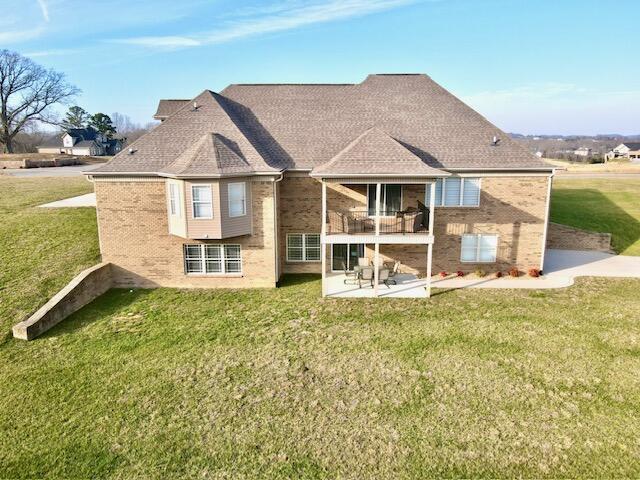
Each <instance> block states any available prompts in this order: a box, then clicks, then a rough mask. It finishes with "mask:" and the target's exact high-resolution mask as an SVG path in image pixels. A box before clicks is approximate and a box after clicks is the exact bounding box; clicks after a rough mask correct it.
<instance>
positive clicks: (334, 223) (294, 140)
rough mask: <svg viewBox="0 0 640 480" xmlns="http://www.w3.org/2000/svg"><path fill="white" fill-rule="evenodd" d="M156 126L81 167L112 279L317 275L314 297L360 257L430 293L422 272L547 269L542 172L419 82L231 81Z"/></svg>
mask: <svg viewBox="0 0 640 480" xmlns="http://www.w3.org/2000/svg"><path fill="white" fill-rule="evenodd" d="M159 117H162V118H161V120H162V123H161V124H160V125H159V126H158V127H157V128H155V129H154V130H152V131H151V132H149V133H147V134H146V135H145V136H143V137H141V138H140V139H138V140H137V141H136V142H134V143H133V144H132V145H131V146H130V148H129V149H128V150H127V151H123V152H121V153H119V154H118V155H116V156H115V157H114V158H113V159H112V160H111V161H110V162H108V163H106V164H105V165H104V166H102V167H100V168H98V169H97V170H93V171H92V172H90V173H87V175H89V176H90V179H91V180H92V181H93V182H94V186H95V192H96V196H97V214H98V225H99V235H100V248H101V252H102V257H103V261H105V262H111V263H112V264H113V266H114V272H115V282H116V285H119V286H141V287H153V286H169V287H205V288H216V287H238V288H243V287H274V286H276V284H277V282H278V280H279V279H280V277H281V276H282V275H283V274H287V273H322V276H323V294H324V293H325V291H326V288H325V285H326V281H327V280H326V279H327V278H328V277H330V276H331V275H334V274H335V272H342V273H344V270H347V271H349V270H352V269H353V268H354V265H355V264H356V263H357V261H358V258H361V257H369V258H370V259H371V260H372V261H374V262H375V263H374V264H375V265H380V264H381V261H383V260H387V261H399V262H401V265H402V269H403V272H406V273H408V274H413V275H416V276H419V277H421V278H424V279H425V281H426V287H427V288H426V290H427V292H429V291H430V279H431V273H432V272H439V271H442V270H446V271H449V272H452V271H458V270H462V271H464V272H471V271H473V270H475V269H476V268H483V269H485V270H486V271H488V272H491V271H497V270H502V271H506V270H508V269H510V268H512V267H517V268H518V269H520V270H524V271H526V270H528V269H529V268H532V267H535V268H541V269H542V268H543V267H544V265H543V260H544V248H545V237H546V229H547V223H548V210H549V194H550V190H551V182H552V176H553V170H552V167H550V166H548V165H547V164H545V163H544V162H542V161H541V160H540V159H538V158H536V157H535V156H534V155H531V154H530V153H528V152H527V151H525V150H524V149H523V148H521V147H520V146H519V145H517V144H516V143H515V142H514V141H512V140H511V139H510V138H509V136H508V135H507V134H505V133H504V132H502V131H500V130H499V129H498V128H497V127H495V126H493V125H492V124H490V123H489V122H488V121H487V120H486V119H485V118H483V117H482V116H481V115H480V114H478V113H477V112H475V111H474V110H472V109H471V108H470V107H468V106H467V105H465V104H464V103H462V102H461V101H460V100H459V99H457V98H456V97H454V96H453V95H451V94H450V93H449V92H447V91H446V90H445V89H443V88H442V87H440V86H439V85H438V84H436V83H435V82H434V81H433V80H431V79H430V78H429V77H428V76H426V75H406V74H404V75H403V74H398V75H370V76H368V77H367V78H366V79H365V80H364V81H363V82H362V83H359V84H332V85H288V84H275V85H230V86H228V87H227V88H225V89H224V90H223V91H221V92H220V93H214V92H211V91H208V90H207V91H204V92H203V93H201V94H200V95H198V96H197V97H196V98H194V99H193V100H188V101H187V100H172V101H163V102H161V105H160V107H159V113H157V114H156V118H159ZM323 219H324V221H323ZM375 270H376V272H375V276H376V279H377V276H378V275H379V272H378V269H375ZM377 285H378V283H377V282H376V283H375V287H374V290H375V293H376V294H377V292H378V286H377Z"/></svg>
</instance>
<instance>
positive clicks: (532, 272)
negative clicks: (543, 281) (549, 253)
mask: <svg viewBox="0 0 640 480" xmlns="http://www.w3.org/2000/svg"><path fill="white" fill-rule="evenodd" d="M529 276H530V277H534V278H538V277H539V276H540V269H538V268H530V269H529Z"/></svg>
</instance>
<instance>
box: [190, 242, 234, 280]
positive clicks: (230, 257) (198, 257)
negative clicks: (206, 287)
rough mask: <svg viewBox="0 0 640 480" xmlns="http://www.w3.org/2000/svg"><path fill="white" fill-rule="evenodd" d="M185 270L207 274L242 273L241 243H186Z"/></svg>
mask: <svg viewBox="0 0 640 480" xmlns="http://www.w3.org/2000/svg"><path fill="white" fill-rule="evenodd" d="M184 270H185V272H186V273H199V274H205V275H206V274H216V273H220V274H225V273H242V256H241V253H240V245H211V244H198V245H185V246H184Z"/></svg>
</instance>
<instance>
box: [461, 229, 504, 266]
mask: <svg viewBox="0 0 640 480" xmlns="http://www.w3.org/2000/svg"><path fill="white" fill-rule="evenodd" d="M497 251H498V236H497V235H462V250H461V253H460V260H461V261H462V262H471V263H492V262H495V261H496V255H497Z"/></svg>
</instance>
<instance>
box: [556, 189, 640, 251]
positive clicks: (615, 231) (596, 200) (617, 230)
mask: <svg viewBox="0 0 640 480" xmlns="http://www.w3.org/2000/svg"><path fill="white" fill-rule="evenodd" d="M551 220H552V221H553V222H557V223H563V224H565V225H571V226H574V227H578V228H584V229H586V230H593V231H595V232H608V233H611V234H612V243H613V248H614V249H615V251H616V252H617V253H620V254H623V255H640V180H634V179H614V180H612V179H585V180H562V178H561V177H560V178H559V179H556V180H554V187H553V197H552V202H551Z"/></svg>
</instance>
